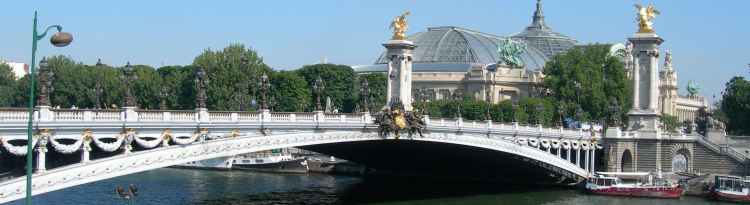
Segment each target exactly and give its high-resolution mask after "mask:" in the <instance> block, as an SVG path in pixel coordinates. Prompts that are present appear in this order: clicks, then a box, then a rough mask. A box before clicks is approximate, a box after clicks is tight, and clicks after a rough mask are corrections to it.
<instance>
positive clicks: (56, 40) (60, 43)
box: [26, 11, 73, 205]
mask: <svg viewBox="0 0 750 205" xmlns="http://www.w3.org/2000/svg"><path fill="white" fill-rule="evenodd" d="M36 27H37V13H36V11H35V12H34V28H33V31H32V34H31V38H32V41H31V67H29V78H30V79H29V84H30V85H29V109H28V112H29V121H28V126H27V127H26V140H27V141H26V142H27V143H26V151H27V152H26V204H27V205H31V174H33V173H32V164H33V158H32V156H31V155H32V148H33V146H34V145H33V144H32V143H31V142H32V141H33V139H32V131H33V130H32V128H33V127H32V124H33V120H34V90H35V89H36V79H34V78H35V76H36V73H35V67H36V48H37V42H39V40H42V39H43V38H44V37H45V36H47V32H49V30H51V29H53V28H54V29H56V30H57V33H55V34H53V35H52V37H51V38H50V43H51V44H52V45H54V46H56V47H64V46H67V45H69V44H70V43H71V42H73V35H70V33H66V32H62V26H60V25H51V26H48V27H47V28H46V29H45V30H44V32H42V33H41V34H39V33H38V32H37V28H36Z"/></svg>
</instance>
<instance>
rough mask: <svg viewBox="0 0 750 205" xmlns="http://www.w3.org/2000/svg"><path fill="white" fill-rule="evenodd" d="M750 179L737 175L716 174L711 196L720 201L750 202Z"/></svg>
mask: <svg viewBox="0 0 750 205" xmlns="http://www.w3.org/2000/svg"><path fill="white" fill-rule="evenodd" d="M749 185H750V179H748V178H742V177H737V176H716V177H715V178H714V186H713V187H711V198H713V199H716V200H719V201H730V202H744V203H750V188H749V187H748V186H749Z"/></svg>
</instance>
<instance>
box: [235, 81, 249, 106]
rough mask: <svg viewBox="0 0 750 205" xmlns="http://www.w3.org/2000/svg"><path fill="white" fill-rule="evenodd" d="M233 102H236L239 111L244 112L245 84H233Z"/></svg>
mask: <svg viewBox="0 0 750 205" xmlns="http://www.w3.org/2000/svg"><path fill="white" fill-rule="evenodd" d="M234 88H235V90H234V101H235V102H237V105H238V106H239V107H238V109H239V110H240V111H245V93H246V91H245V90H246V89H247V84H246V83H245V82H237V83H235V84H234Z"/></svg>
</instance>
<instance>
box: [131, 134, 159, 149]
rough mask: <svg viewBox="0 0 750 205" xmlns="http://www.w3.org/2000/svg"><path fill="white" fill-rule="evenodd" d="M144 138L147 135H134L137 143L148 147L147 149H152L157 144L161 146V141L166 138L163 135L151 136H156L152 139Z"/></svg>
mask: <svg viewBox="0 0 750 205" xmlns="http://www.w3.org/2000/svg"><path fill="white" fill-rule="evenodd" d="M144 138H145V137H138V136H135V137H134V139H135V143H137V144H138V145H139V146H141V147H143V148H146V149H151V148H154V147H156V146H159V144H161V141H162V140H163V139H164V138H162V137H149V138H154V139H152V140H146V139H144Z"/></svg>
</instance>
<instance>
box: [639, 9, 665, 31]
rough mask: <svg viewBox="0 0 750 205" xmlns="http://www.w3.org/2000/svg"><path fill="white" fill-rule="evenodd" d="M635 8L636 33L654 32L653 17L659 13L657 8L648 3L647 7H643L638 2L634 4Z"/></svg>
mask: <svg viewBox="0 0 750 205" xmlns="http://www.w3.org/2000/svg"><path fill="white" fill-rule="evenodd" d="M635 9H637V10H638V18H637V19H636V20H637V21H638V33H654V27H653V25H654V22H653V21H654V19H655V18H656V15H659V14H661V13H659V10H656V7H654V5H653V4H649V5H648V6H647V7H643V6H642V5H640V4H636V5H635Z"/></svg>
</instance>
